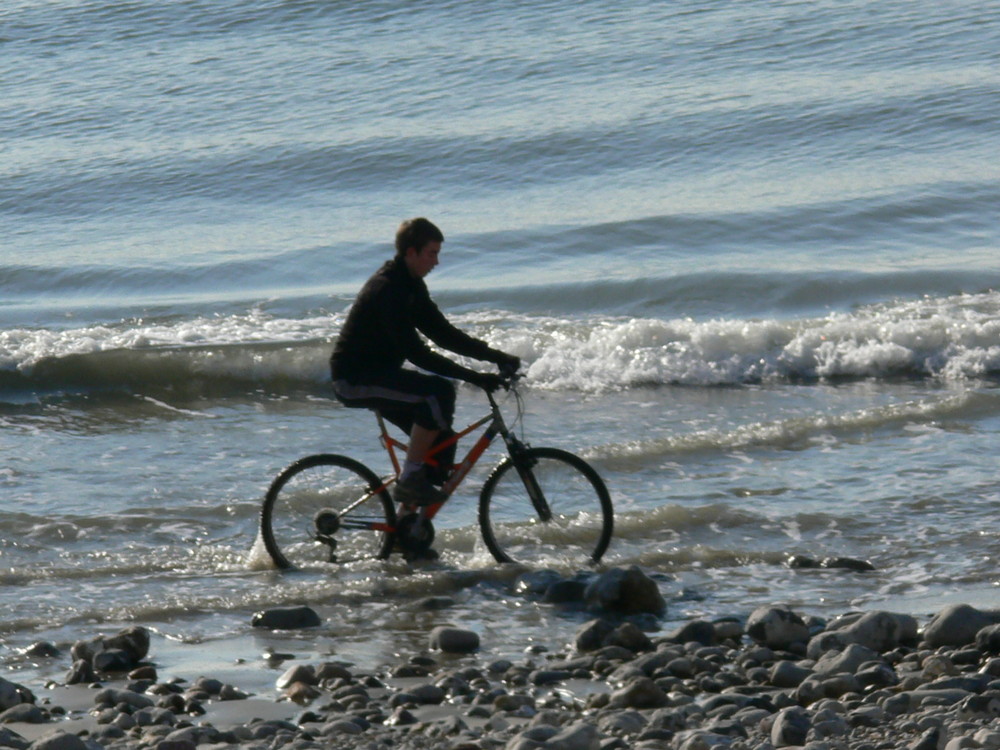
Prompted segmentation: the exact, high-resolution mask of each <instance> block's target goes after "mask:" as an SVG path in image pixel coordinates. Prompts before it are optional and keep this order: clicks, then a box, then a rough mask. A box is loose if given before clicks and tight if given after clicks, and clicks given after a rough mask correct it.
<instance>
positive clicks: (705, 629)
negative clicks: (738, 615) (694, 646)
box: [667, 620, 742, 646]
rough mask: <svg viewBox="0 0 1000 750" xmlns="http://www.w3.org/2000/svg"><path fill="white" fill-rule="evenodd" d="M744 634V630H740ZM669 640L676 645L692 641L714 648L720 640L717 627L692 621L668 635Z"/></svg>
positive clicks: (708, 623)
mask: <svg viewBox="0 0 1000 750" xmlns="http://www.w3.org/2000/svg"><path fill="white" fill-rule="evenodd" d="M740 633H741V634H742V628H740ZM667 640H669V641H673V642H674V643H690V642H692V641H694V642H696V643H700V644H701V645H703V646H714V645H715V644H716V643H718V641H719V638H718V636H717V635H716V627H715V625H713V624H712V623H710V622H706V621H705V620H692V621H691V622H688V623H685V624H684V625H681V626H680V627H679V628H678V629H677V630H675V631H674V632H672V633H670V634H669V635H667Z"/></svg>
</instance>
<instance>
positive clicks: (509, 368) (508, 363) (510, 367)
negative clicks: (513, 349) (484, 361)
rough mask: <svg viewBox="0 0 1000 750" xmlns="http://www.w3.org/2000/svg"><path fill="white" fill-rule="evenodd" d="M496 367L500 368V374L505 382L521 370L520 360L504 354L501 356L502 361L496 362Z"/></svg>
mask: <svg viewBox="0 0 1000 750" xmlns="http://www.w3.org/2000/svg"><path fill="white" fill-rule="evenodd" d="M497 366H498V367H499V368H500V374H501V375H502V376H503V377H504V378H506V379H507V380H510V379H511V378H513V377H514V376H515V375H517V371H518V370H519V369H521V358H520V357H515V356H514V355H513V354H505V355H503V359H502V360H501V361H499V362H497Z"/></svg>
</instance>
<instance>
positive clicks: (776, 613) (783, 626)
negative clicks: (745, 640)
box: [747, 607, 809, 649]
mask: <svg viewBox="0 0 1000 750" xmlns="http://www.w3.org/2000/svg"><path fill="white" fill-rule="evenodd" d="M747 635H749V636H750V637H751V638H753V639H754V640H755V641H756V642H757V643H761V644H764V645H765V646H768V647H769V648H778V649H786V648H788V647H789V646H791V645H792V644H793V643H806V642H807V641H808V640H809V628H808V627H806V624H805V622H803V621H802V618H801V617H799V616H798V615H797V614H795V613H794V612H792V610H790V609H788V608H787V607H759V608H757V609H756V610H754V611H753V613H752V614H751V615H750V617H749V619H748V620H747Z"/></svg>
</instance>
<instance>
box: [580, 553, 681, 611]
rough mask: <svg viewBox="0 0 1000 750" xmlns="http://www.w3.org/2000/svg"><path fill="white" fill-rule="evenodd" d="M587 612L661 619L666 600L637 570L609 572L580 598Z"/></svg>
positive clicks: (593, 582) (652, 582)
mask: <svg viewBox="0 0 1000 750" xmlns="http://www.w3.org/2000/svg"><path fill="white" fill-rule="evenodd" d="M584 599H585V600H586V604H587V608H588V609H589V610H591V611H593V612H613V613H617V614H624V615H629V614H639V613H642V612H648V613H650V614H653V615H658V616H659V615H662V614H663V613H664V612H666V610H667V602H666V599H664V598H663V594H661V593H660V589H659V586H657V585H656V581H654V580H653V579H652V578H650V577H649V576H647V575H646V574H645V573H643V572H642V570H640V569H639V567H638V566H636V565H632V566H629V567H628V568H611V569H610V570H608V571H605V572H604V573H602V574H601V575H600V576H598V577H597V578H596V579H595V580H594V581H592V582H591V583H590V584H589V585H588V586H587V590H586V592H585V595H584Z"/></svg>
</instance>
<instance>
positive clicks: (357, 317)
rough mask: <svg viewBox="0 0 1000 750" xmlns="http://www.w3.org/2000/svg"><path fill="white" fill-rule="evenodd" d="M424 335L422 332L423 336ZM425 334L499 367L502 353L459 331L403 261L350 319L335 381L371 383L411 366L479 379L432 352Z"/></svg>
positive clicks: (368, 290) (370, 289) (378, 276)
mask: <svg viewBox="0 0 1000 750" xmlns="http://www.w3.org/2000/svg"><path fill="white" fill-rule="evenodd" d="M418 331H419V333H418ZM420 333H422V334H424V335H425V336H427V338H429V339H430V340H431V341H433V342H434V343H435V344H437V345H438V346H440V347H441V348H442V349H447V350H448V351H451V352H454V353H455V354H460V355H462V356H466V357H473V358H474V359H481V360H485V361H488V362H499V361H500V359H501V358H502V357H503V355H502V353H501V352H498V351H496V350H495V349H491V348H490V347H489V346H487V345H486V344H485V343H484V342H482V341H479V340H478V339H474V338H472V337H471V336H469V335H468V334H466V333H463V332H462V331H460V330H458V329H457V328H455V326H453V325H452V324H451V323H449V322H448V320H447V319H446V318H445V317H444V315H443V314H442V313H441V311H440V310H439V309H438V306H437V305H436V304H434V301H433V300H432V299H431V297H430V293H429V292H428V291H427V285H426V284H425V283H424V280H423V279H419V278H417V277H415V276H413V274H411V273H410V271H409V269H408V268H407V266H406V263H404V262H403V261H401V260H398V259H394V260H390V261H388V262H387V263H386V264H385V265H384V266H382V267H381V268H380V269H379V270H378V271H376V272H375V274H374V275H373V276H372V277H371V278H370V279H368V281H367V282H366V283H365V285H364V286H363V287H362V288H361V291H360V292H359V293H358V297H357V299H356V300H355V301H354V305H353V306H352V307H351V311H350V312H349V313H348V315H347V320H346V321H345V322H344V326H343V328H341V330H340V336H339V337H338V339H337V343H336V345H335V346H334V349H333V356H331V357H330V369H331V372H332V374H333V379H334V380H346V381H347V382H349V383H354V384H358V383H366V382H371V381H374V380H377V379H378V378H379V377H380V376H381V375H385V374H388V373H392V372H395V371H397V370H399V369H400V368H401V367H402V366H403V362H406V361H409V362H411V363H412V364H414V365H416V366H417V367H419V368H421V369H423V370H428V371H430V372H433V373H437V374H438V375H444V376H445V377H449V378H459V379H461V380H471V379H473V378H475V377H476V376H477V374H478V373H476V372H475V371H474V370H470V369H468V368H466V367H462V366H461V365H459V364H458V363H457V362H452V361H451V360H450V359H448V358H447V357H442V356H441V355H440V354H437V353H436V352H434V351H432V350H431V349H430V348H429V347H428V346H427V344H425V343H424V341H423V339H421V337H420Z"/></svg>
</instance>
